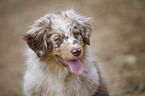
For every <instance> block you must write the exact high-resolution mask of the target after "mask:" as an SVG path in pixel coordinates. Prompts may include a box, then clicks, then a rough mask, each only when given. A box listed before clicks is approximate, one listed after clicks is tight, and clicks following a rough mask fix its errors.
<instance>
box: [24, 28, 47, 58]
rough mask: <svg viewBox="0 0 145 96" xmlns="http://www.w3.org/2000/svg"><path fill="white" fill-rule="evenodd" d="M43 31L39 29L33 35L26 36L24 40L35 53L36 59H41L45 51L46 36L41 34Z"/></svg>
mask: <svg viewBox="0 0 145 96" xmlns="http://www.w3.org/2000/svg"><path fill="white" fill-rule="evenodd" d="M43 31H44V29H39V30H37V32H34V33H33V34H26V35H25V36H24V39H25V40H26V42H27V44H28V46H29V47H30V48H31V49H32V50H33V51H35V53H36V54H37V56H38V57H42V56H43V55H44V54H45V53H46V50H47V42H46V36H45V33H44V32H43Z"/></svg>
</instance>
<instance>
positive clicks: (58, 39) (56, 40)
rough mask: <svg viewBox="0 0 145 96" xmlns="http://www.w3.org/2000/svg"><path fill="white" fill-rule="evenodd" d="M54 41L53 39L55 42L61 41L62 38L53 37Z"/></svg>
mask: <svg viewBox="0 0 145 96" xmlns="http://www.w3.org/2000/svg"><path fill="white" fill-rule="evenodd" d="M54 41H55V42H56V43H61V41H62V38H60V37H55V38H54Z"/></svg>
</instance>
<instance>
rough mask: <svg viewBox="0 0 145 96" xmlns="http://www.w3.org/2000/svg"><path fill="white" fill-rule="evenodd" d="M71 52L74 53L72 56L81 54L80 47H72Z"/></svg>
mask: <svg viewBox="0 0 145 96" xmlns="http://www.w3.org/2000/svg"><path fill="white" fill-rule="evenodd" d="M71 53H72V54H73V55H74V56H79V55H80V54H81V49H80V48H74V49H73V50H72V51H71Z"/></svg>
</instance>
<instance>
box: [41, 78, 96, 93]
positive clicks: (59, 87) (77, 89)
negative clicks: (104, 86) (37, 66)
mask: <svg viewBox="0 0 145 96" xmlns="http://www.w3.org/2000/svg"><path fill="white" fill-rule="evenodd" d="M70 78H71V77H68V78H66V79H65V80H64V81H61V80H55V79H53V80H51V79H50V78H49V81H48V82H47V84H45V85H44V86H45V88H46V90H45V92H43V93H46V94H43V95H44V96H92V94H93V93H94V92H95V91H96V90H97V85H98V82H97V81H96V79H98V78H97V76H96V77H94V78H89V77H84V76H78V77H74V78H71V79H70ZM45 88H44V89H45Z"/></svg>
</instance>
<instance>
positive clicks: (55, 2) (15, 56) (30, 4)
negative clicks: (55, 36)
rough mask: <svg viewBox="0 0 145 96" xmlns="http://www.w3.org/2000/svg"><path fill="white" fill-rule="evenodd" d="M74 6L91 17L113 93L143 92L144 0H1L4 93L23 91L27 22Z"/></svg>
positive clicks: (0, 95)
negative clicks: (24, 38) (24, 36)
mask: <svg viewBox="0 0 145 96" xmlns="http://www.w3.org/2000/svg"><path fill="white" fill-rule="evenodd" d="M71 8H73V9H75V10H76V11H78V12H80V13H81V14H83V15H85V16H89V17H92V18H93V21H94V22H93V24H92V25H93V35H92V37H91V46H92V49H93V51H94V53H95V55H96V56H97V57H98V59H99V61H100V62H101V63H100V65H102V66H103V69H104V73H105V74H106V81H107V84H108V88H109V91H110V93H111V94H112V96H145V1H144V0H0V96H23V94H22V84H23V82H22V81H23V73H24V70H25V60H26V57H25V56H24V50H25V48H26V46H25V42H24V41H23V39H22V37H23V35H24V34H25V33H26V32H27V30H28V26H30V25H31V24H33V21H34V20H36V19H38V18H40V17H41V16H43V15H44V14H46V13H54V12H55V13H56V12H60V11H61V10H66V9H71Z"/></svg>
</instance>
